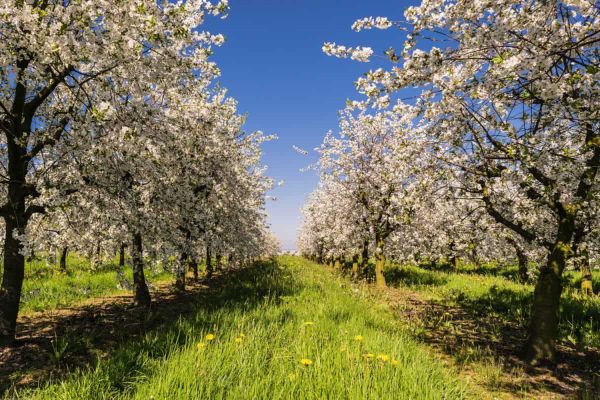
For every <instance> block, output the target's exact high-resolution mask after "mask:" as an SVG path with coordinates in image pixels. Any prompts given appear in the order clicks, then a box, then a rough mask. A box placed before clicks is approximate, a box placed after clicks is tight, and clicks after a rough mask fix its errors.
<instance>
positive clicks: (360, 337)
mask: <svg viewBox="0 0 600 400" xmlns="http://www.w3.org/2000/svg"><path fill="white" fill-rule="evenodd" d="M363 339H364V337H362V335H356V336H354V340H356V341H357V342H362V341H363Z"/></svg>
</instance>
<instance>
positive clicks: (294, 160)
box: [205, 0, 416, 249]
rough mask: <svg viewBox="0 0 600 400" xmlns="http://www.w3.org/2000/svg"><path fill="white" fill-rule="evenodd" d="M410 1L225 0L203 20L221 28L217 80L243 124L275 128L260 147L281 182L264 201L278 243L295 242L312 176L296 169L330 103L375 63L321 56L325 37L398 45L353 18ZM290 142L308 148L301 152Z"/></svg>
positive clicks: (393, 36)
mask: <svg viewBox="0 0 600 400" xmlns="http://www.w3.org/2000/svg"><path fill="white" fill-rule="evenodd" d="M415 3H416V1H414V0H411V1H402V0H400V1H398V0H387V1H385V0H230V6H231V11H230V14H229V16H228V17H227V18H226V19H225V20H218V19H215V18H210V19H209V20H208V21H207V24H206V25H205V27H206V29H207V30H209V31H211V32H213V33H223V34H224V35H225V37H226V43H225V44H224V45H223V46H222V47H221V48H218V49H216V51H215V55H214V56H213V59H214V60H215V61H216V62H217V63H218V65H219V66H220V68H221V72H222V77H221V80H220V81H221V83H222V85H223V86H224V87H226V88H228V90H229V94H230V95H231V96H233V97H234V98H236V99H237V100H238V101H239V110H240V112H242V113H247V114H248V119H247V122H246V127H245V129H246V130H247V131H254V130H262V131H263V132H265V133H267V134H271V133H275V134H277V135H278V136H279V139H278V140H277V141H275V142H271V143H268V144H267V145H265V147H264V163H265V164H267V165H268V166H269V170H268V175H269V176H271V177H273V178H275V179H276V180H280V179H283V180H285V184H284V185H283V186H282V187H278V188H276V189H275V190H273V193H272V194H273V195H274V196H275V197H277V200H276V201H269V203H268V206H267V209H268V213H269V222H270V224H271V228H272V230H273V232H274V233H275V234H276V235H277V237H278V238H279V240H280V241H281V244H282V248H283V249H294V248H295V239H296V232H297V229H298V225H299V223H300V207H301V206H302V204H303V203H304V201H305V200H306V197H307V195H308V194H309V193H310V192H311V191H312V190H313V188H314V187H315V185H316V183H317V181H318V179H317V176H316V175H315V173H314V172H312V171H309V172H300V169H301V168H303V167H306V166H307V165H308V164H310V163H311V162H313V161H314V160H315V158H316V154H315V153H314V151H312V150H313V149H314V148H315V147H317V146H318V145H319V144H320V143H321V141H322V139H323V136H324V135H325V133H326V132H327V131H328V130H330V129H333V130H335V129H336V128H337V125H338V121H337V111H338V110H339V109H342V108H343V107H344V104H345V101H346V99H348V98H350V99H356V98H359V95H358V94H357V93H356V91H355V90H354V81H355V80H356V79H357V78H358V77H360V75H361V74H362V73H364V72H366V71H368V70H369V69H370V68H374V67H376V64H375V63H373V62H372V63H368V64H365V63H358V62H354V61H350V60H339V59H335V58H332V57H327V56H326V55H324V54H323V53H322V52H321V46H322V45H323V43H324V42H326V41H332V42H336V43H340V44H344V45H350V46H355V45H369V46H371V47H373V49H374V50H375V51H376V54H381V55H382V54H383V51H384V50H385V49H386V48H388V47H390V46H395V47H396V48H398V47H401V46H402V43H403V35H402V34H401V33H400V32H398V31H396V30H394V31H393V32H392V31H377V30H375V31H363V32H360V33H356V32H353V31H352V30H351V29H350V26H351V25H352V23H353V22H354V21H355V20H356V19H358V18H362V17H365V16H387V17H389V18H390V19H400V18H402V13H403V11H404V9H405V8H406V7H408V6H409V5H413V4H415ZM292 145H297V146H299V147H302V148H304V149H306V150H309V151H310V153H311V154H310V155H309V156H302V155H300V154H298V153H296V152H295V151H294V150H293V149H292Z"/></svg>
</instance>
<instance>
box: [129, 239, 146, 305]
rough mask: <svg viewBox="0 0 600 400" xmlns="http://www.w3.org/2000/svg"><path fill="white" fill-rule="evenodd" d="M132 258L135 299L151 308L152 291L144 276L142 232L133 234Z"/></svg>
mask: <svg viewBox="0 0 600 400" xmlns="http://www.w3.org/2000/svg"><path fill="white" fill-rule="evenodd" d="M131 258H132V261H133V289H134V300H133V301H134V303H135V304H136V305H139V306H143V307H146V308H149V307H150V303H151V300H150V292H149V291H148V285H146V278H145V277H144V258H143V246H142V234H141V233H139V232H136V233H134V234H133V243H132V246H131Z"/></svg>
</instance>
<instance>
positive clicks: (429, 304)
mask: <svg viewBox="0 0 600 400" xmlns="http://www.w3.org/2000/svg"><path fill="white" fill-rule="evenodd" d="M447 300H451V301H450V302H449V304H442V303H439V302H433V301H423V300H421V299H419V298H410V299H409V300H408V301H409V303H410V304H409V306H408V307H407V306H404V307H399V308H398V310H399V312H401V313H410V314H411V317H412V319H413V320H415V318H414V316H415V314H417V315H418V321H419V323H420V324H422V326H421V327H420V328H421V331H420V332H421V337H422V338H423V339H424V340H425V341H426V342H428V343H430V344H433V345H434V346H436V347H438V348H440V349H441V350H442V351H444V352H445V353H446V354H448V355H450V356H452V357H453V358H454V359H455V361H456V362H457V363H459V364H463V363H465V359H469V358H473V357H475V356H474V354H478V353H482V352H483V353H485V354H484V355H485V358H486V360H485V361H484V364H485V363H489V360H490V359H491V360H493V362H495V363H498V365H499V366H500V368H501V369H502V370H503V371H505V372H510V371H524V372H525V374H521V375H522V376H521V378H522V381H521V382H520V383H518V384H516V383H515V382H513V381H512V380H498V381H496V380H492V381H493V383H490V386H491V387H489V389H490V390H503V391H507V392H511V393H516V392H520V391H522V390H523V388H527V389H528V390H530V389H533V390H539V391H548V390H550V391H552V392H554V393H557V394H561V395H566V396H577V397H579V398H593V397H585V396H588V395H589V394H590V393H598V392H599V391H600V375H599V374H598V371H600V349H598V347H595V348H594V347H585V346H583V343H577V342H575V343H570V342H569V341H568V340H565V339H566V338H567V337H570V338H573V337H574V334H573V329H575V330H577V329H578V330H579V331H580V332H583V331H585V330H586V329H589V330H591V329H592V327H591V326H588V325H587V324H588V322H589V321H595V322H594V324H595V325H594V326H597V325H598V322H600V309H599V308H600V307H599V305H598V303H597V302H596V303H592V302H582V301H580V300H578V299H574V298H571V297H567V298H563V299H562V307H561V325H560V332H561V334H560V335H561V339H562V340H561V341H560V343H559V345H558V346H557V349H558V352H557V360H556V361H557V363H556V365H555V366H553V367H552V368H543V367H539V368H533V367H529V366H527V365H526V364H525V363H523V362H522V361H521V359H520V354H521V349H522V347H523V345H524V343H525V339H526V321H527V320H528V318H529V313H530V308H531V301H532V293H531V292H530V291H527V290H523V291H515V290H512V289H508V288H499V287H496V286H492V287H491V288H490V289H489V290H488V291H487V292H484V293H482V294H481V295H479V296H476V297H474V296H473V295H472V294H471V295H470V297H467V296H466V295H465V294H464V293H462V292H454V293H452V294H451V295H450V298H449V299H447ZM404 302H405V303H406V300H404ZM450 304H454V305H450ZM415 310H417V311H415ZM596 331H597V328H596ZM596 333H597V332H596ZM595 338H597V336H595V337H587V338H583V336H582V337H580V338H579V340H583V339H586V340H596V339H595ZM576 340H578V339H577V338H575V341H576ZM594 343H595V342H594ZM472 361H477V360H470V362H472Z"/></svg>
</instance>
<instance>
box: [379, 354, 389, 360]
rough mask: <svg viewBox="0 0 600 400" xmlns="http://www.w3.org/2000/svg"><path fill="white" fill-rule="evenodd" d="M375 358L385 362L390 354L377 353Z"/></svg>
mask: <svg viewBox="0 0 600 400" xmlns="http://www.w3.org/2000/svg"><path fill="white" fill-rule="evenodd" d="M377 359H378V360H380V361H382V362H387V361H388V360H389V359H390V356H388V355H387V354H377Z"/></svg>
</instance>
